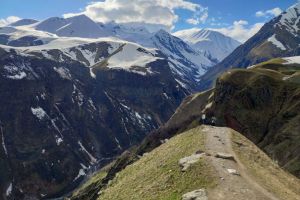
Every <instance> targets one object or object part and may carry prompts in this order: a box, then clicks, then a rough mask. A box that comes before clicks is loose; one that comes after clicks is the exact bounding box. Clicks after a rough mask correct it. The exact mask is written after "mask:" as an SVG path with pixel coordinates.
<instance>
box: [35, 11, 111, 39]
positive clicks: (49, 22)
mask: <svg viewBox="0 0 300 200" xmlns="http://www.w3.org/2000/svg"><path fill="white" fill-rule="evenodd" d="M35 28H36V29H37V30H41V31H47V32H50V33H54V34H56V35H58V36H65V37H83V38H98V37H105V36H108V35H109V33H108V31H107V30H105V29H104V28H101V27H100V26H99V25H98V24H97V23H96V22H94V21H93V20H91V19H90V18H89V17H87V16H86V15H77V16H74V17H70V18H59V17H52V18H49V19H46V20H44V21H42V22H40V23H38V24H36V25H35Z"/></svg>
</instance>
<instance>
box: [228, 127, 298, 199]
mask: <svg viewBox="0 0 300 200" xmlns="http://www.w3.org/2000/svg"><path fill="white" fill-rule="evenodd" d="M232 141H233V143H232V146H233V149H234V151H235V152H236V154H237V156H238V157H239V159H240V161H241V162H242V163H243V164H244V166H245V167H246V168H247V170H248V172H249V173H250V174H251V175H252V176H253V177H254V178H255V179H256V180H257V181H258V183H259V184H260V185H262V186H263V187H265V188H266V189H267V190H268V191H270V192H271V193H273V194H275V195H276V196H277V197H279V198H280V199H282V200H299V199H300V180H299V179H297V178H296V177H294V176H292V175H291V174H289V173H287V172H285V171H284V170H282V169H281V168H280V167H279V166H278V165H277V164H276V163H275V162H273V161H272V160H271V159H270V158H269V157H268V156H267V155H266V154H265V153H264V152H263V151H261V150H260V149H258V148H257V147H256V146H255V145H254V144H253V143H251V142H250V141H249V140H248V139H247V138H245V137H244V136H242V135H241V134H239V133H237V132H233V135H232ZM241 144H242V145H241Z"/></svg>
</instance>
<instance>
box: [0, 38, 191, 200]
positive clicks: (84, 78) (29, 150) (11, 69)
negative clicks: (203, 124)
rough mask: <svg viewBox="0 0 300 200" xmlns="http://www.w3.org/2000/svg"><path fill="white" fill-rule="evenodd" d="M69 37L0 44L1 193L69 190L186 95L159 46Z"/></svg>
mask: <svg viewBox="0 0 300 200" xmlns="http://www.w3.org/2000/svg"><path fill="white" fill-rule="evenodd" d="M70 40H71V41H68V40H58V41H53V42H51V43H49V44H48V45H42V46H36V47H32V48H31V49H29V50H28V48H17V49H12V48H7V47H5V48H3V46H2V47H1V48H0V74H1V76H0V82H1V86H0V94H1V97H2V98H1V104H3V105H5V106H2V107H1V112H0V113H1V114H0V122H1V123H0V127H1V129H0V131H1V144H2V145H1V147H0V159H1V162H0V169H1V170H0V176H1V177H2V178H1V180H0V189H1V199H27V198H33V199H43V198H51V197H58V196H61V195H63V194H65V193H66V192H68V191H70V190H72V188H73V187H75V186H76V185H77V184H78V183H79V182H80V181H81V180H82V179H83V178H84V176H85V175H86V174H87V173H90V172H91V171H93V170H94V169H96V168H98V167H100V166H102V165H103V164H105V163H107V162H108V161H110V160H111V159H113V158H114V157H115V156H116V155H118V154H119V153H121V152H122V151H124V150H125V149H127V148H129V147H130V146H132V145H134V144H136V143H138V142H140V141H141V140H142V139H143V138H144V137H145V135H146V133H148V132H150V131H151V130H153V129H155V128H157V127H158V126H159V125H160V124H162V123H164V122H165V121H166V120H168V119H169V117H170V116H171V115H172V114H173V112H174V110H175V109H176V107H177V106H178V105H179V103H180V101H181V100H182V98H184V96H185V94H186V90H184V89H183V88H181V87H180V85H178V84H177V82H176V80H175V79H174V77H173V75H172V72H171V70H170V68H169V65H168V62H167V60H165V58H164V57H160V56H159V53H158V52H156V50H151V49H145V48H143V47H141V46H138V45H136V44H132V43H126V42H125V43H124V42H112V41H102V42H101V41H98V42H91V43H87V42H86V41H81V40H80V41H76V40H72V39H70ZM55 42H56V43H55ZM76 43H81V44H77V45H76ZM57 44H59V45H60V47H61V49H57ZM74 44H75V46H74ZM127 56H128V57H127ZM124 57H125V58H126V60H124V59H125V58H124ZM120 59H121V60H122V62H119V61H120ZM123 61H124V62H123ZM125 61H126V62H125ZM7 191H10V192H9V193H7Z"/></svg>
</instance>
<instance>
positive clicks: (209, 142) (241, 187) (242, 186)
mask: <svg viewBox="0 0 300 200" xmlns="http://www.w3.org/2000/svg"><path fill="white" fill-rule="evenodd" d="M204 132H205V134H206V140H205V148H206V152H207V153H210V154H211V155H212V156H209V157H208V159H209V160H210V162H211V164H212V165H213V167H214V168H215V169H216V171H217V173H218V176H219V178H220V179H219V184H218V186H217V187H216V188H214V189H213V190H210V191H208V198H209V200H223V199H224V200H225V199H226V200H256V199H257V200H278V198H276V197H275V196H274V195H272V194H271V193H269V192H268V191H267V190H265V189H264V188H263V187H261V186H260V185H259V184H258V183H257V182H256V181H255V180H254V179H253V178H251V176H250V175H249V174H247V172H246V170H245V167H244V166H243V164H241V162H240V161H239V160H238V159H237V157H236V155H235V154H234V152H233V150H232V147H231V139H230V138H231V133H230V131H229V129H227V128H219V127H205V128H204ZM216 153H226V154H231V155H233V156H234V158H235V160H236V161H232V160H228V159H222V158H216V157H215V156H214V155H215V154H216ZM228 169H234V170H236V171H237V172H238V173H239V174H240V175H234V174H230V173H229V172H228Z"/></svg>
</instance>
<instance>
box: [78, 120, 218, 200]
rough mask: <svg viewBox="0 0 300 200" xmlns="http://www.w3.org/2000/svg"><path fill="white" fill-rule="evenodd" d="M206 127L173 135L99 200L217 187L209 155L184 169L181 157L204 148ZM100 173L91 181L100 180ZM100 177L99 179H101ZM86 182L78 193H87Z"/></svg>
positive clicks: (161, 197)
mask: <svg viewBox="0 0 300 200" xmlns="http://www.w3.org/2000/svg"><path fill="white" fill-rule="evenodd" d="M202 129H203V127H202V126H198V127H196V128H193V129H190V130H189V131H186V132H184V133H182V134H180V135H177V136H175V137H173V138H171V139H170V140H169V141H167V142H166V143H164V144H162V145H160V146H159V147H157V148H155V149H154V150H153V151H151V152H149V153H146V154H145V155H143V156H142V157H141V158H140V159H139V160H138V161H136V162H134V163H133V164H130V165H128V166H127V167H126V168H125V169H123V170H122V171H120V172H119V173H118V174H117V175H116V177H115V178H114V179H113V180H111V181H110V182H109V184H108V185H107V187H106V188H104V189H103V190H102V191H101V195H99V197H98V200H102V199H103V200H104V199H105V200H110V199H111V200H115V199H123V200H135V199H136V200H140V199H143V200H179V199H181V197H182V195H183V194H184V193H186V192H190V191H192V190H196V189H199V188H213V187H214V186H216V184H217V177H216V176H215V172H214V169H213V167H211V166H210V165H209V164H208V162H206V161H205V158H201V159H200V160H199V161H198V162H197V163H196V164H194V165H192V166H191V167H190V168H189V169H188V171H187V172H181V168H180V166H179V164H178V161H179V159H181V158H183V157H186V156H190V155H191V154H193V153H195V152H196V151H198V150H204V133H203V132H202ZM102 178H103V176H102V175H101V174H98V175H97V176H95V177H93V179H92V180H90V181H89V183H95V181H96V182H97V181H98V182H99V181H101V179H102ZM97 179H98V180H97ZM89 183H87V184H85V185H84V186H83V187H81V189H80V190H79V191H77V192H76V194H75V196H76V195H78V194H80V193H82V192H86V191H85V187H89V185H90V184H89Z"/></svg>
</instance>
